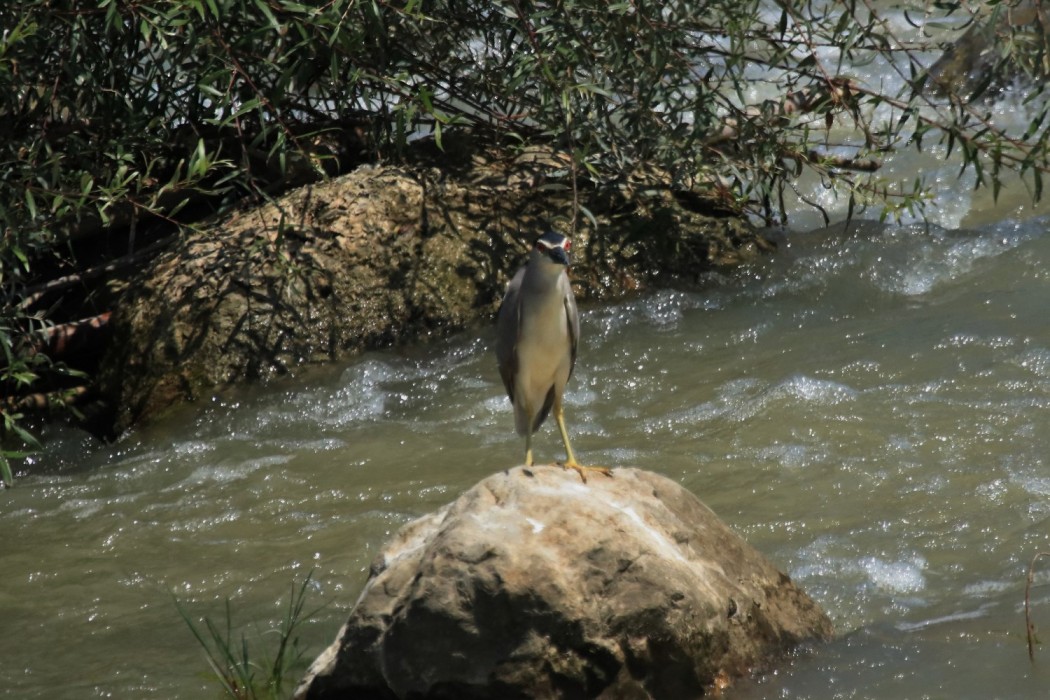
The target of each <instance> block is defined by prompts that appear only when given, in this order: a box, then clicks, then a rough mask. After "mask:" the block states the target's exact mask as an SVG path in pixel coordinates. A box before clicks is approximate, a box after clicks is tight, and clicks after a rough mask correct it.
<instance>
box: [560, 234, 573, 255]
mask: <svg viewBox="0 0 1050 700" xmlns="http://www.w3.org/2000/svg"><path fill="white" fill-rule="evenodd" d="M561 247H562V248H564V249H565V252H566V253H568V252H569V249H570V248H572V241H570V240H569V239H568V238H566V239H565V243H563V244H562V246H561Z"/></svg>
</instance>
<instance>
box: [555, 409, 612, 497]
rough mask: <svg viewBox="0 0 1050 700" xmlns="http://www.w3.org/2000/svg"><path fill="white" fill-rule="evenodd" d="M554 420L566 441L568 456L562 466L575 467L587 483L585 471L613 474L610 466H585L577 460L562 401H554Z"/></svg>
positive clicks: (563, 439)
mask: <svg viewBox="0 0 1050 700" xmlns="http://www.w3.org/2000/svg"><path fill="white" fill-rule="evenodd" d="M554 420H555V421H557V423H558V430H559V432H561V441H562V442H563V443H565V454H566V456H567V457H568V459H566V460H565V461H564V462H561V463H560V464H561V466H562V467H563V468H565V469H575V470H576V473H577V474H579V475H580V479H582V480H583V483H585V484H586V483H587V475H586V474H584V472H585V471H592V472H598V473H599V474H604V475H605V476H612V472H611V471H610V470H609V468H608V467H585V466H583V465H581V464H580V463H579V462H577V461H576V455H574V454H573V453H572V445H570V444H569V431H568V430H566V429H565V415H564V414H563V412H562V409H561V401H558V400H555V401H554Z"/></svg>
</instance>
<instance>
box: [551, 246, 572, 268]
mask: <svg viewBox="0 0 1050 700" xmlns="http://www.w3.org/2000/svg"><path fill="white" fill-rule="evenodd" d="M547 255H548V256H549V257H550V259H551V260H553V261H554V262H557V263H561V264H562V265H565V266H566V267H568V266H569V265H570V261H569V253H568V252H567V251H566V250H565V249H564V248H551V249H550V251H548V252H547Z"/></svg>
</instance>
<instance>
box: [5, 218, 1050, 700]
mask: <svg viewBox="0 0 1050 700" xmlns="http://www.w3.org/2000/svg"><path fill="white" fill-rule="evenodd" d="M1048 226H1050V220H1047V219H1032V220H1029V221H1027V222H1025V223H1019V224H1015V223H1012V222H1005V223H1000V224H996V225H990V226H987V227H985V228H983V229H981V230H979V231H976V232H973V233H945V232H941V231H936V230H935V231H929V232H927V231H924V230H922V229H919V228H912V229H900V230H891V231H888V232H878V231H861V232H857V233H854V234H846V235H835V236H821V235H805V236H795V237H792V239H791V242H790V244H789V245H786V246H784V248H783V250H782V253H781V254H779V255H777V256H776V257H775V258H773V259H771V260H769V261H767V262H766V264H764V265H762V266H759V267H755V268H753V269H750V270H747V271H745V272H744V273H742V274H740V275H738V276H735V277H733V278H732V279H728V278H718V277H711V278H709V279H708V280H706V282H705V286H704V288H703V289H701V290H698V291H663V292H659V293H656V294H652V295H649V296H646V297H644V298H639V299H636V300H633V301H631V302H629V303H625V304H620V305H616V306H608V307H592V308H585V309H584V310H583V334H584V335H583V341H582V347H581V352H580V362H579V365H578V368H577V373H576V375H575V377H574V379H573V381H572V383H571V386H570V389H571V391H570V393H569V395H568V407H567V412H568V413H569V420H570V425H571V428H572V431H573V433H574V436H575V444H576V447H577V451H578V452H579V453H580V454H581V456H583V457H584V458H585V459H586V460H589V461H592V462H596V463H603V464H612V465H636V466H640V467H643V468H646V469H651V470H653V471H657V472H659V473H662V474H665V475H667V476H669V477H671V478H673V479H677V480H679V481H681V482H682V483H684V484H685V485H686V486H687V487H688V488H689V489H691V490H692V491H693V492H695V493H696V494H697V495H698V496H699V497H700V498H701V499H703V500H704V501H705V502H706V503H708V504H709V505H710V506H711V507H713V508H714V509H715V510H716V511H717V512H718V513H719V514H720V515H721V516H722V517H723V518H724V519H726V520H727V521H728V522H729V523H730V524H731V525H733V526H734V527H735V528H737V529H738V530H739V531H741V532H742V533H743V534H744V536H745V537H746V538H747V539H748V540H749V541H750V542H751V543H752V544H753V545H754V546H756V547H757V548H758V549H759V550H761V551H762V552H764V553H765V554H766V555H767V556H769V557H770V558H771V559H772V560H773V561H774V562H775V563H777V564H778V565H779V566H780V567H781V568H782V569H784V570H786V571H788V572H789V573H790V574H791V575H792V577H793V578H794V579H795V580H796V581H798V582H799V583H800V584H801V585H802V586H803V587H804V588H805V589H806V590H807V591H808V592H809V593H810V594H811V595H812V596H814V597H815V598H816V599H817V600H818V601H819V602H820V603H821V605H823V607H824V608H825V609H826V610H827V612H828V613H829V615H830V616H831V617H832V619H833V620H834V623H835V626H836V628H837V630H838V631H839V633H840V634H841V635H842V636H841V638H840V639H839V640H838V641H836V642H833V643H831V644H829V645H826V646H823V647H821V648H819V649H816V650H814V651H813V652H811V653H809V654H805V655H803V656H800V657H799V658H796V659H794V660H793V661H791V663H789V664H788V665H786V666H785V667H784V668H782V669H781V670H780V671H779V672H778V673H776V674H773V675H770V676H767V677H764V678H759V679H756V680H754V681H749V682H746V683H743V684H742V685H740V686H738V687H737V688H736V689H734V690H733V691H732V692H731V693H730V695H729V697H732V698H740V699H744V698H746V699H748V700H750V699H752V698H815V699H817V698H832V697H834V698H887V699H888V698H894V699H896V698H962V697H966V698H991V697H995V698H1035V697H1045V696H1046V693H1047V692H1048V691H1050V650H1043V649H1040V650H1037V663H1036V664H1035V665H1034V666H1033V665H1031V664H1030V663H1029V661H1028V658H1027V652H1026V646H1025V638H1024V621H1023V616H1022V603H1023V587H1024V576H1025V570H1026V566H1027V562H1028V560H1029V559H1030V558H1031V557H1032V555H1033V554H1034V553H1035V552H1037V551H1039V550H1050V465H1048V460H1050V324H1048V323H1047V318H1048V317H1047V303H1048V300H1050V234H1048V233H1047V228H1048ZM491 341H492V333H491V331H490V330H485V331H483V332H481V333H478V334H466V335H463V336H460V337H457V338H454V339H452V340H450V341H447V342H442V343H437V344H433V345H431V346H428V347H425V348H421V349H411V350H405V351H401V352H388V353H373V354H369V355H367V356H365V357H363V358H361V359H360V360H358V361H356V362H353V363H350V364H348V365H345V366H342V367H337V368H326V369H323V370H315V371H313V372H310V373H304V374H302V375H300V376H299V377H297V378H294V379H291V380H284V381H282V382H280V383H278V384H272V385H270V386H268V387H264V388H255V389H249V390H240V391H237V392H233V393H230V394H227V395H224V396H221V397H217V398H214V399H212V400H210V401H205V402H202V403H199V404H197V405H194V406H189V407H186V408H184V409H182V410H181V411H180V413H179V414H178V415H174V416H172V417H171V418H170V419H168V420H166V421H164V422H163V423H160V424H157V425H154V426H152V427H149V428H147V429H143V430H140V431H138V432H135V433H133V434H132V435H130V436H128V437H127V438H126V439H125V440H123V441H122V442H120V443H118V444H116V445H111V446H105V445H99V444H96V443H94V442H92V441H90V440H89V439H87V438H85V437H83V436H81V435H78V434H74V433H69V432H64V433H63V432H60V431H56V432H53V433H52V434H50V435H49V436H48V438H49V440H50V444H49V446H48V450H47V452H46V453H45V454H43V455H41V456H40V457H39V458H38V459H37V460H36V463H35V464H34V465H32V466H31V468H30V469H29V470H28V473H26V474H25V475H23V476H21V478H19V479H18V484H17V487H16V488H15V489H13V490H9V491H6V492H2V493H0V533H2V539H0V568H2V571H3V579H2V580H3V583H2V585H0V620H2V629H3V634H2V635H0V696H2V697H9V698H86V697H117V698H138V697H156V698H200V697H215V696H216V694H215V686H213V685H211V683H210V681H209V680H208V679H207V678H206V675H207V671H206V667H205V664H204V661H203V657H202V654H201V652H200V650H199V648H198V647H197V646H196V644H195V642H194V641H193V639H192V637H191V636H190V633H189V631H188V630H187V629H186V627H185V625H184V623H183V622H182V621H181V619H180V618H179V616H178V613H177V611H176V607H175V605H174V602H173V596H175V597H178V599H179V600H180V601H182V603H183V604H184V605H185V606H186V607H187V608H188V610H189V611H190V613H191V614H192V615H193V616H195V617H196V618H198V619H199V618H201V617H203V616H205V615H207V616H211V617H212V618H213V619H216V620H221V619H222V611H223V601H224V599H225V598H227V597H229V598H230V599H231V602H232V605H233V608H234V612H235V623H237V624H238V625H239V626H243V627H244V628H245V629H246V630H247V632H248V634H249V635H252V632H253V630H254V629H268V628H269V627H271V626H272V625H274V624H276V621H277V620H278V619H279V618H280V617H281V616H282V614H283V603H284V600H285V599H286V597H287V593H288V590H289V588H290V586H291V585H292V582H293V581H297V580H298V581H301V580H302V579H303V577H304V576H305V575H306V573H307V572H309V571H314V578H315V581H316V583H315V584H314V585H313V586H312V587H311V591H310V603H312V604H313V605H321V604H324V605H326V606H327V607H325V609H324V610H322V611H321V612H320V613H319V615H318V616H317V617H316V618H315V619H314V620H313V621H312V622H311V623H310V624H309V625H308V626H307V628H306V630H305V632H304V638H303V641H304V643H305V644H306V646H307V649H308V655H309V656H312V655H313V654H315V653H317V652H319V651H320V650H321V649H322V648H323V646H324V645H325V644H326V643H327V642H328V641H330V640H331V639H332V638H333V637H334V635H335V634H336V632H337V630H338V628H339V626H340V625H341V624H342V622H343V621H344V620H345V617H346V615H347V612H348V610H349V609H350V607H352V605H353V603H354V600H355V597H356V595H357V593H358V591H359V589H360V587H361V586H362V584H363V583H364V581H365V577H366V573H367V567H368V564H369V562H370V560H371V558H372V557H373V556H374V554H375V552H376V550H377V548H378V547H379V546H380V545H381V544H382V542H383V541H384V540H385V539H386V538H387V536H388V535H389V534H390V533H392V532H393V531H394V530H395V529H396V528H397V527H398V526H400V525H401V524H403V523H405V522H407V521H408V520H410V519H411V518H413V517H415V516H418V515H421V514H423V513H426V512H428V511H430V510H433V509H435V508H436V507H438V506H439V505H441V504H443V503H445V502H447V501H449V500H451V499H453V498H454V497H455V496H456V495H457V494H458V493H460V492H461V491H462V490H464V489H465V488H467V487H469V486H470V485H472V484H473V483H474V482H476V481H477V480H479V479H481V478H483V477H485V476H486V475H488V474H490V473H492V472H493V471H496V470H499V469H502V468H505V467H508V466H510V465H513V464H515V463H517V462H518V461H519V460H520V458H521V453H522V444H521V441H520V440H519V439H518V438H517V437H516V436H515V435H514V434H513V429H512V423H513V421H512V417H511V414H510V409H509V406H508V405H507V403H506V400H505V398H504V396H503V392H502V388H501V386H500V383H499V378H498V376H497V373H496V369H495V364H494V361H493V359H492V356H491V350H490V347H491ZM536 446H537V458H538V459H541V460H542V459H553V458H556V457H560V448H559V441H558V439H557V434H556V430H555V429H554V427H553V426H552V425H548V426H545V427H544V429H543V432H542V434H541V435H540V437H539V439H538V441H537V444H536ZM1042 568H1043V569H1044V570H1047V571H1048V572H1050V564H1044V566H1043V567H1042ZM1037 581H1038V583H1039V584H1040V585H1038V586H1037V587H1036V588H1035V591H1034V597H1033V601H1034V604H1035V608H1036V610H1037V612H1038V619H1037V623H1038V622H1039V619H1041V620H1042V623H1041V625H1042V627H1043V628H1045V629H1050V587H1048V586H1047V585H1046V584H1047V583H1048V582H1050V573H1046V574H1042V575H1040V576H1039V578H1038V579H1037Z"/></svg>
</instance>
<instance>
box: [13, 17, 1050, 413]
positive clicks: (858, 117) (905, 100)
mask: <svg viewBox="0 0 1050 700" xmlns="http://www.w3.org/2000/svg"><path fill="white" fill-rule="evenodd" d="M986 5H988V6H990V7H991V8H992V13H993V16H992V18H991V19H989V20H988V21H987V26H991V27H992V31H993V32H994V33H997V34H998V35H1000V36H999V38H1001V39H1002V40H1001V41H1000V42H998V43H997V44H996V49H995V53H994V55H995V56H996V57H997V59H996V60H997V61H998V62H999V63H1005V64H1009V65H1011V66H1013V67H1014V70H1018V71H1022V72H1023V71H1031V72H1033V73H1036V74H1040V73H1041V72H1045V64H1046V62H1047V59H1046V55H1047V54H1046V52H1045V50H1044V49H1045V43H1046V42H1045V33H1044V32H1043V31H1042V27H1043V25H1042V23H1041V22H1042V19H1043V17H1042V15H1041V14H1040V13H1038V12H1037V13H1036V17H1035V19H1034V20H1032V21H1030V22H1027V23H1020V22H1001V21H999V20H998V19H997V18H1000V17H1015V16H1016V13H1017V12H1019V9H1018V6H1023V9H1025V11H1028V9H1030V6H1031V5H1032V3H1031V1H1030V0H1023V1H1022V0H1010V2H1006V1H1002V2H991V3H986ZM1036 6H1037V7H1038V4H1036ZM884 7H885V6H884V5H882V4H879V5H876V4H875V3H874V2H872V0H847V1H845V2H834V1H830V0H820V1H818V0H808V1H804V2H796V1H794V0H694V1H684V0H683V1H675V0H671V1H670V2H666V1H661V2H650V1H648V0H629V1H626V2H609V1H608V0H561V1H558V2H525V1H524V0H495V1H485V2H478V1H476V0H434V1H423V0H404V1H401V2H396V1H391V2H385V1H383V0H369V1H367V2H363V1H358V0H325V1H323V2H306V1H305V0H304V1H302V2H299V1H297V0H11V1H10V2H5V3H3V4H2V5H0V32H2V34H0V119H2V124H3V128H2V129H0V230H2V232H3V233H2V239H0V346H2V347H3V348H4V351H5V357H4V358H0V362H4V363H6V364H5V365H4V368H3V369H0V393H3V394H8V395H10V394H12V393H15V391H16V389H18V388H19V387H20V386H23V385H32V384H33V383H34V381H35V380H36V378H37V377H38V375H39V374H40V373H41V371H42V367H43V365H41V364H40V363H41V362H44V360H41V359H35V360H34V359H32V358H34V357H36V354H34V353H35V351H33V350H32V349H33V348H35V347H37V346H38V345H39V343H38V342H36V341H35V340H34V333H36V332H37V331H38V330H39V328H40V326H41V325H42V324H46V323H51V322H61V321H64V320H69V318H72V317H75V315H76V314H84V313H88V311H91V312H95V313H97V312H99V311H101V309H89V310H85V308H84V305H83V304H79V305H71V304H70V303H69V297H68V295H67V296H66V297H60V296H59V297H56V296H55V295H52V296H51V297H48V296H46V295H44V294H42V293H40V289H39V285H41V284H42V283H43V282H44V281H46V280H47V279H48V278H51V277H57V276H60V275H63V274H67V273H69V272H71V271H76V270H77V269H79V268H83V267H85V266H87V265H91V264H97V263H99V262H100V260H101V261H104V260H106V259H107V258H114V257H119V256H121V255H124V254H127V253H131V252H133V251H135V250H137V249H139V248H140V247H141V246H142V245H143V244H144V243H146V242H148V241H149V240H150V236H151V235H154V237H155V232H157V231H168V230H175V225H176V224H181V225H185V224H187V223H192V222H193V221H194V220H197V219H200V218H201V217H203V216H206V215H208V214H211V213H213V212H215V211H216V210H220V209H222V208H223V207H227V206H230V205H231V204H233V203H235V202H237V201H239V200H242V199H243V198H245V197H256V198H264V197H268V196H270V195H271V194H273V193H275V192H276V191H278V190H280V189H283V188H287V187H289V186H292V185H295V184H298V183H302V182H307V181H309V180H311V179H315V178H319V177H324V176H326V175H330V174H332V173H336V172H340V171H345V170H346V169H347V168H349V167H351V166H353V165H354V164H356V163H358V162H360V161H362V160H387V161H390V160H396V159H398V158H400V157H402V156H403V155H404V154H405V153H406V150H407V149H408V148H409V144H410V143H411V141H412V140H413V139H416V138H419V137H421V136H430V137H431V138H433V139H435V140H436V141H437V142H438V144H439V145H440V144H441V139H442V135H443V134H444V133H446V132H447V131H448V130H450V129H460V130H466V129H469V130H471V131H472V132H473V133H474V134H475V135H476V137H477V138H482V139H488V140H490V141H491V142H493V143H497V144H499V145H501V146H502V147H504V148H523V147H527V146H531V145H535V144H542V145H543V146H544V147H547V148H552V149H554V150H555V151H556V152H558V153H561V154H562V155H563V158H562V159H561V161H560V162H561V163H563V165H561V166H557V165H554V164H552V165H551V168H552V172H551V173H550V177H551V178H552V179H554V180H557V179H559V178H561V179H562V180H563V181H564V183H565V185H566V186H567V187H576V186H578V184H579V183H580V182H583V181H586V182H588V183H590V185H591V186H598V187H611V186H615V187H623V188H637V187H647V188H648V187H661V188H671V189H677V190H700V191H703V192H706V193H708V194H712V193H713V194H714V195H715V196H717V197H719V198H721V199H722V200H723V201H724V202H725V203H726V205H727V206H730V207H733V208H736V209H737V210H739V211H741V212H745V213H751V214H753V215H755V216H758V217H760V218H762V219H764V220H766V221H767V222H770V223H772V222H777V221H783V219H784V213H785V210H786V207H785V206H784V200H785V197H791V196H795V195H794V194H793V193H792V186H793V183H794V182H795V180H796V178H797V177H798V176H799V175H800V174H801V173H802V172H803V171H807V170H808V171H811V172H813V173H815V174H816V175H817V176H819V177H820V178H822V179H823V180H825V181H826V182H827V183H828V185H829V186H834V187H838V188H840V190H841V192H842V196H843V197H846V198H848V199H849V202H850V213H852V212H853V211H854V205H857V206H865V205H877V206H878V207H880V208H882V209H883V210H884V211H891V212H892V211H895V210H896V211H901V210H908V211H913V210H915V209H916V208H917V207H921V205H922V202H923V192H924V187H925V184H924V183H923V182H922V180H921V179H918V180H916V181H914V182H913V181H912V180H911V179H909V180H908V181H907V182H905V183H895V182H886V181H884V180H883V179H882V178H881V176H880V174H879V172H878V165H879V159H880V158H882V157H883V156H884V155H885V154H886V153H888V152H891V151H893V150H896V149H901V148H905V147H912V146H914V147H916V148H919V149H929V148H931V147H933V146H935V145H938V144H940V146H941V147H942V148H943V149H946V150H948V151H952V150H955V151H957V152H961V153H962V155H963V160H962V167H963V168H964V169H969V170H970V171H972V172H973V173H974V174H975V175H976V182H977V184H978V185H979V186H980V185H990V186H991V187H993V188H995V189H996V191H998V188H999V187H1000V183H1001V182H1002V177H1003V176H1004V174H1005V173H1006V172H1009V171H1015V172H1018V173H1020V174H1022V175H1023V176H1024V177H1025V178H1027V179H1026V180H1025V182H1026V183H1027V184H1028V186H1029V187H1030V189H1031V192H1032V194H1033V196H1034V197H1036V198H1038V197H1039V196H1040V195H1041V193H1042V174H1043V173H1044V172H1045V171H1046V168H1047V165H1048V162H1047V151H1046V142H1047V129H1048V128H1050V125H1048V124H1047V123H1046V120H1045V117H1046V108H1045V105H1044V106H1036V107H1032V108H1031V109H1032V117H1031V119H1030V121H1028V122H1027V123H1026V124H1024V125H1023V126H1021V127H1020V128H1018V127H1016V126H1010V125H1006V126H1000V125H997V124H996V123H995V120H994V119H993V118H992V117H991V116H990V114H989V113H987V111H986V110H984V108H982V107H981V106H980V103H979V102H975V101H967V100H964V99H959V98H958V97H957V96H954V97H953V96H948V97H943V96H936V95H934V94H933V93H932V92H931V91H929V90H927V89H924V88H925V87H928V86H926V85H925V83H926V82H927V75H926V67H927V66H928V65H929V63H930V62H931V56H932V54H931V50H932V49H934V48H936V46H935V45H933V44H932V43H931V39H930V38H929V36H928V34H927V33H926V30H927V29H930V28H931V27H934V26H935V25H937V23H947V25H948V26H950V27H951V28H953V29H954V33H949V34H946V35H945V34H942V36H947V37H951V36H956V35H958V34H960V33H962V32H963V31H964V30H965V29H966V28H967V27H968V26H969V25H968V23H967V22H968V21H969V17H970V15H969V14H968V10H967V9H966V8H965V7H964V6H963V5H962V3H960V2H953V1H951V0H949V1H947V2H940V1H939V2H935V3H934V2H926V3H923V2H922V0H916V4H915V5H914V6H913V7H910V8H906V9H905V10H903V11H902V10H900V9H892V10H890V9H879V8H884ZM1011 13H1015V14H1011ZM891 19H892V21H891ZM908 24H911V25H912V26H911V27H909V26H908ZM1033 27H1035V31H1033V30H1032V28H1033ZM1019 55H1020V56H1023V57H1024V60H1023V61H1014V60H1013V59H1014V58H1016V57H1017V56H1019ZM871 63H874V64H877V65H880V66H882V70H883V71H885V73H886V75H887V76H891V77H892V78H893V79H892V80H889V81H886V82H885V83H881V84H874V85H872V84H867V83H865V82H863V81H861V80H858V79H857V78H856V76H855V75H853V74H852V71H853V67H855V66H860V65H864V64H871ZM989 74H990V75H996V74H997V73H996V72H994V71H991V72H989ZM978 82H980V81H978ZM988 82H989V83H990V82H991V79H989V81H988ZM1041 84H1042V83H1041V81H1038V80H1037V81H1034V82H1033V83H1032V84H1031V87H1030V90H1029V103H1030V105H1038V104H1041V95H1040V91H1041V87H1039V86H1040V85H1041ZM887 85H890V86H891V87H890V88H887V87H886V86H887ZM987 88H988V84H983V85H978V86H977V88H976V89H975V90H974V92H978V93H979V92H981V91H982V90H986V89H987ZM843 134H848V135H843ZM557 162H559V161H557V160H555V161H552V163H557ZM581 211H582V213H584V214H586V211H585V210H582V209H581ZM575 214H576V212H572V215H573V216H575ZM83 240H88V241H91V242H90V243H88V244H86V245H78V241H83ZM84 250H90V251H93V252H97V251H99V250H104V251H105V253H104V254H99V255H97V256H94V257H93V256H92V255H85V253H84ZM85 257H87V258H90V259H85ZM87 296H88V297H90V296H91V295H87ZM83 298H84V295H83V294H80V300H81V301H82V300H83ZM45 301H46V302H50V303H51V304H52V308H51V309H50V310H49V309H47V308H44V307H43V303H44V302H45ZM100 303H101V302H100ZM71 306H76V308H75V309H71V308H70V307H71ZM63 314H65V315H66V316H67V317H68V318H64V317H63ZM33 363H36V364H35V365H34V364H33ZM45 364H46V368H44V369H46V371H47V372H54V371H56V369H55V367H56V366H55V365H54V364H50V363H45ZM0 410H3V411H5V416H7V417H9V416H10V415H11V414H12V411H13V409H12V408H11V406H10V405H8V406H6V407H4V406H0Z"/></svg>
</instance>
